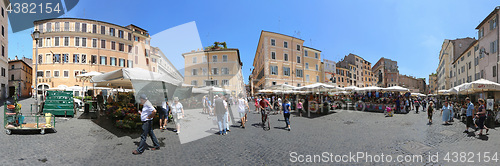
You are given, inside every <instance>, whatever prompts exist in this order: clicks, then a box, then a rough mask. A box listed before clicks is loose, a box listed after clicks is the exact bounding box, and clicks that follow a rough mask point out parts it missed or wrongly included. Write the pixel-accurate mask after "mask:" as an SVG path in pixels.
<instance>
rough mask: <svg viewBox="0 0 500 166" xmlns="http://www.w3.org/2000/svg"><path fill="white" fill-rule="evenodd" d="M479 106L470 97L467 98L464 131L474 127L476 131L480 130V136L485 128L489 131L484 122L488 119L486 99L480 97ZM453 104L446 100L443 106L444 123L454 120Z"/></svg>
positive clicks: (464, 107) (467, 131)
mask: <svg viewBox="0 0 500 166" xmlns="http://www.w3.org/2000/svg"><path fill="white" fill-rule="evenodd" d="M477 104H478V106H474V104H473V103H472V102H471V100H470V98H468V97H467V98H466V99H465V104H464V105H463V106H462V108H463V109H464V110H465V116H466V118H465V131H464V133H469V128H471V127H474V128H475V131H478V130H479V134H478V135H479V136H482V135H483V130H486V131H485V132H486V133H488V131H489V128H488V127H486V125H485V124H484V122H485V121H486V108H485V101H484V99H482V98H479V99H478V103H477ZM453 110H454V108H453V104H452V103H451V101H449V100H445V101H444V105H443V107H442V108H441V115H442V120H443V122H444V124H450V122H453V113H454V112H453ZM475 131H474V132H475Z"/></svg>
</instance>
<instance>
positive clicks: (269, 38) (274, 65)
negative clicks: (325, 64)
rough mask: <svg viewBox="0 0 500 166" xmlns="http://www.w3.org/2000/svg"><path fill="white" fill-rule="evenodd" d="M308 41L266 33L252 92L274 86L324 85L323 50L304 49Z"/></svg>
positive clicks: (255, 64) (257, 55) (259, 47)
mask: <svg viewBox="0 0 500 166" xmlns="http://www.w3.org/2000/svg"><path fill="white" fill-rule="evenodd" d="M303 43H304V40H302V39H299V38H296V37H292V36H288V35H284V34H279V33H275V32H269V31H262V32H261V34H260V38H259V42H258V44H257V50H256V52H255V57H254V61H253V67H254V69H253V70H252V79H251V81H252V83H250V85H252V88H251V89H252V90H258V89H265V88H267V87H270V86H272V85H279V84H288V85H293V86H298V87H300V86H304V85H309V84H313V83H317V82H321V78H320V77H321V76H322V74H321V71H320V66H321V51H320V50H317V49H314V48H310V47H305V46H303Z"/></svg>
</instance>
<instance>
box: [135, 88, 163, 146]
mask: <svg viewBox="0 0 500 166" xmlns="http://www.w3.org/2000/svg"><path fill="white" fill-rule="evenodd" d="M139 98H140V100H141V104H142V105H143V107H142V111H139V113H140V114H141V121H142V134H141V142H140V143H139V147H138V148H137V150H134V151H133V152H132V154H134V155H137V154H141V153H143V152H144V150H145V148H146V138H147V137H148V134H149V136H151V141H153V144H154V148H152V149H151V150H158V149H160V144H159V143H158V140H157V139H156V136H155V133H154V132H153V117H154V115H155V114H156V109H155V108H154V107H153V105H152V104H151V102H149V100H148V98H147V97H146V95H144V94H142V95H140V97H139Z"/></svg>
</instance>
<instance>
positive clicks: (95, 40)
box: [92, 39, 97, 48]
mask: <svg viewBox="0 0 500 166" xmlns="http://www.w3.org/2000/svg"><path fill="white" fill-rule="evenodd" d="M92 47H93V48H97V39H92Z"/></svg>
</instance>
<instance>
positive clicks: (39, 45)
mask: <svg viewBox="0 0 500 166" xmlns="http://www.w3.org/2000/svg"><path fill="white" fill-rule="evenodd" d="M42 46H43V39H40V40H38V47H42Z"/></svg>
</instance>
